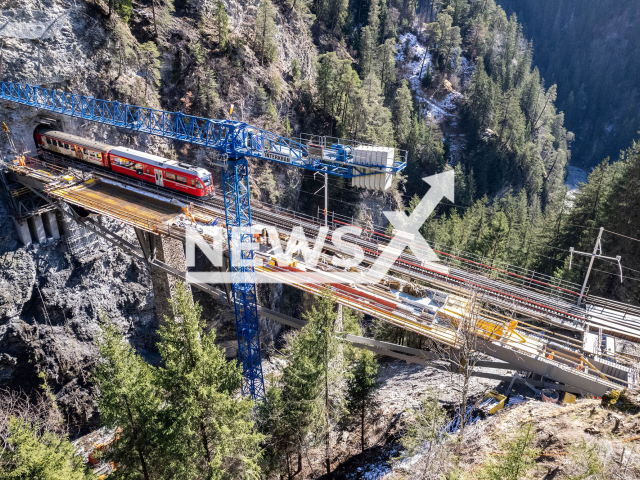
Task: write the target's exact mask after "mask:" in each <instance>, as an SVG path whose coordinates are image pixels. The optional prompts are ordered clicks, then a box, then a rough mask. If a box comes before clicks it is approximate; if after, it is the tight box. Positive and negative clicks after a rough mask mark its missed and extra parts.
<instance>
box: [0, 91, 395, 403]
mask: <svg viewBox="0 0 640 480" xmlns="http://www.w3.org/2000/svg"><path fill="white" fill-rule="evenodd" d="M0 99H4V100H8V101H11V102H16V103H20V104H23V105H29V106H32V107H35V108H39V109H43V110H48V111H51V112H56V113H59V114H62V115H69V116H72V117H77V118H83V119H86V120H90V121H93V122H97V123H103V124H105V125H113V126H116V127H119V128H125V129H128V130H133V131H136V132H143V133H149V134H152V135H157V136H160V137H165V138H170V139H174V140H180V141H183V142H188V143H192V144H195V145H201V146H204V147H209V148H213V149H214V150H216V151H217V152H218V153H219V154H220V156H221V166H222V185H223V193H224V206H225V215H226V221H227V234H228V241H229V252H230V255H231V251H232V248H231V245H232V242H233V241H234V231H235V243H236V244H238V241H239V248H235V249H234V255H235V254H236V253H237V254H238V256H239V257H240V258H234V257H233V256H232V258H231V262H230V264H231V278H232V292H233V304H234V309H235V317H236V333H237V336H238V357H239V359H240V362H241V363H242V370H243V382H242V393H243V395H251V397H253V398H254V399H261V398H264V393H265V391H264V381H263V378H262V362H261V354H260V335H259V322H258V310H257V297H256V286H255V271H254V267H253V255H254V254H253V250H252V248H251V245H252V235H251V205H250V202H249V198H250V193H249V165H248V163H247V158H258V159H262V160H268V161H271V162H277V163H281V164H285V165H291V166H295V167H299V168H304V169H306V170H312V171H315V172H323V173H325V174H330V175H336V176H339V177H343V178H355V177H363V176H369V175H380V174H385V175H386V174H391V175H392V174H395V173H397V172H399V171H401V170H402V169H404V168H405V167H406V153H405V154H404V158H403V157H402V155H400V156H398V155H396V158H393V159H385V161H384V162H379V161H373V160H372V161H371V163H368V162H367V157H366V155H365V156H363V157H361V158H355V156H354V148H357V147H359V146H361V144H355V146H354V145H345V144H343V143H340V142H337V143H335V142H334V143H332V144H331V145H330V146H327V145H313V144H310V143H307V144H305V143H303V142H297V141H295V140H290V139H288V138H285V137H281V136H279V135H276V134H274V133H271V132H268V131H266V130H262V129H260V128H256V127H254V126H252V125H249V124H247V123H244V122H237V121H233V120H212V119H208V118H200V117H194V116H191V115H185V114H183V113H180V112H167V111H164V110H156V109H153V108H146V107H138V106H135V105H128V104H125V103H119V102H117V101H108V100H100V99H96V98H93V97H89V96H85V95H78V94H74V93H67V92H61V91H58V90H51V89H47V88H42V87H37V86H31V85H28V84H18V83H13V82H0ZM323 143H326V142H323ZM395 152H396V153H397V152H398V151H397V150H395Z"/></svg>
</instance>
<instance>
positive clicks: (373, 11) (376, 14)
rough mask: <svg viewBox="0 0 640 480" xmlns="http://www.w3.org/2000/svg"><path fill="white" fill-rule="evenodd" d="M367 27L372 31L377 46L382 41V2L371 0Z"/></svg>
mask: <svg viewBox="0 0 640 480" xmlns="http://www.w3.org/2000/svg"><path fill="white" fill-rule="evenodd" d="M383 1H384V0H383ZM367 26H368V27H369V29H370V30H371V33H372V35H373V40H374V43H375V44H376V45H377V44H378V41H379V39H380V0H371V1H370V2H369V16H368V19H367Z"/></svg>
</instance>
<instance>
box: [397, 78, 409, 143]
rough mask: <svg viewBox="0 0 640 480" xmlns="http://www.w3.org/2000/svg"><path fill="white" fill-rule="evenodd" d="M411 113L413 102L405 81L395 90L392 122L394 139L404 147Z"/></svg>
mask: <svg viewBox="0 0 640 480" xmlns="http://www.w3.org/2000/svg"><path fill="white" fill-rule="evenodd" d="M412 113H413V101H412V98H411V91H410V90H409V85H408V83H407V81H406V80H402V82H400V87H399V88H398V90H396V98H395V102H394V105H393V120H394V122H393V123H394V126H395V130H396V139H397V140H398V143H399V144H400V145H401V146H404V145H405V143H406V141H407V138H408V137H409V133H410V130H411V114H412Z"/></svg>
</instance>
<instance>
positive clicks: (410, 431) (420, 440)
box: [400, 392, 450, 476]
mask: <svg viewBox="0 0 640 480" xmlns="http://www.w3.org/2000/svg"><path fill="white" fill-rule="evenodd" d="M449 421H450V419H449V417H448V415H447V412H446V411H445V410H444V409H443V408H442V407H441V406H440V403H439V402H438V398H437V396H436V395H434V394H433V393H431V392H430V393H429V394H428V395H427V397H426V398H424V399H423V400H422V402H421V404H420V405H419V406H418V407H417V408H415V409H409V410H407V416H406V420H405V425H406V433H405V435H404V436H403V437H402V439H401V440H400V443H401V444H402V446H403V447H404V450H405V451H404V454H403V457H410V456H413V455H416V454H418V453H421V454H422V458H423V460H424V463H425V465H424V472H430V471H433V470H432V468H433V463H434V460H435V458H434V457H435V456H436V455H437V454H438V453H440V452H439V450H440V449H437V448H434V446H435V445H436V444H437V443H438V442H440V441H442V440H446V436H444V437H443V435H442V431H443V430H444V428H445V427H446V425H447V423H449ZM425 446H426V447H427V448H426V451H425V450H424V447H425ZM434 476H435V475H434Z"/></svg>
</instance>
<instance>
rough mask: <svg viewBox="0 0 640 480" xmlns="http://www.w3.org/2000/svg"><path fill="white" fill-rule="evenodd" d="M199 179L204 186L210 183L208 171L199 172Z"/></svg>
mask: <svg viewBox="0 0 640 480" xmlns="http://www.w3.org/2000/svg"><path fill="white" fill-rule="evenodd" d="M200 180H202V183H203V184H204V186H205V187H208V186H209V185H211V174H210V173H204V174H203V173H201V174H200Z"/></svg>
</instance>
